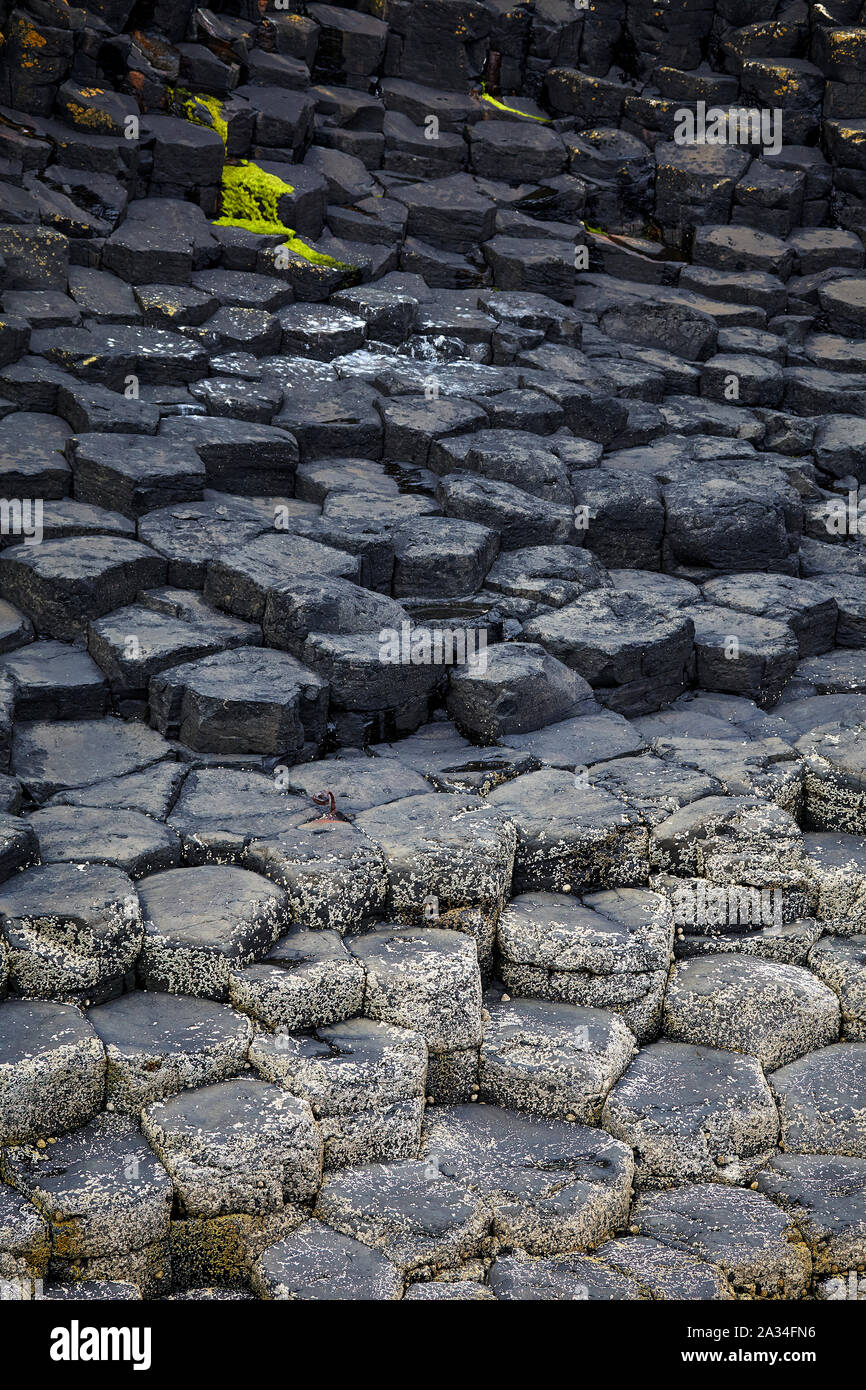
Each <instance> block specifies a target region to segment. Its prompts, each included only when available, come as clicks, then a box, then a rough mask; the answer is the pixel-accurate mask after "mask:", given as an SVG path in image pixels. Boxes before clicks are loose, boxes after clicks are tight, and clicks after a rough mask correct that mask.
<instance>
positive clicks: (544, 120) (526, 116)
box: [481, 84, 550, 125]
mask: <svg viewBox="0 0 866 1390" xmlns="http://www.w3.org/2000/svg"><path fill="white" fill-rule="evenodd" d="M481 100H482V101H486V102H487V104H488V105H489V106H495V107H496V109H497V111H507V112H508V113H509V115H511V116H520V118H521V120H524V121H540V122H541V124H542V125H550V120H549V118H548V117H547V116H533V115H532V114H531V113H530V112H529V111H518V109H517V107H516V106H506V105H505V102H504V101H499V100H497V98H496V97H492V96H491V95H490V93H489V92H487V91H485V89H484V86H483V84H482V87H481Z"/></svg>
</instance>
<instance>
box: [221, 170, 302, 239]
mask: <svg viewBox="0 0 866 1390" xmlns="http://www.w3.org/2000/svg"><path fill="white" fill-rule="evenodd" d="M293 191H294V190H293V188H292V185H291V184H290V183H286V182H285V180H284V179H280V178H277V176H276V174H268V173H266V172H265V170H264V169H260V168H259V166H258V165H257V164H250V163H249V162H248V161H247V160H242V161H241V163H240V164H226V165H225V166H224V168H223V182H222V210H223V215H222V217H221V218H220V223H221V224H222V225H223V226H230V227H238V226H245V227H247V229H248V230H250V231H260V232H279V234H280V235H282V234H283V233H285V234H286V235H288V236H294V234H295V233H294V230H293V228H292V227H287V226H286V224H285V223H284V222H281V221H280V214H279V207H280V199H281V198H282V197H283V195H284V194H285V193H292V192H293ZM251 223H253V224H255V225H254V226H250V224H251Z"/></svg>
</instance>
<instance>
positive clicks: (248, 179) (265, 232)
mask: <svg viewBox="0 0 866 1390" xmlns="http://www.w3.org/2000/svg"><path fill="white" fill-rule="evenodd" d="M293 191H294V190H293V188H292V185H291V184H290V183H286V182H285V181H284V180H283V179H281V178H278V177H277V175H276V174H269V173H267V171H266V170H264V169H260V168H259V166H258V165H257V164H252V163H250V162H249V161H248V160H241V161H240V162H239V163H238V164H226V165H225V167H224V169H223V178H222V217H218V218H217V220H216V224H215V225H216V226H217V227H241V228H243V229H244V230H246V231H248V232H254V233H256V235H258V236H274V235H277V236H281V237H284V238H285V242H284V244H285V246H286V249H287V250H288V251H290V252H291V253H292V254H293V255H295V256H301V257H302V258H303V259H304V260H305V261H310V262H311V263H312V264H313V265H323V266H331V267H332V268H334V269H337V270H353V269H354V268H355V267H354V266H351V265H348V264H347V262H345V261H338V260H335V258H334V257H333V256H326V255H325V254H324V252H322V251H315V250H313V247H312V246H308V245H307V244H306V242H305V241H301V239H300V237H299V236H297V235H296V233H295V230H294V228H293V227H287V226H286V224H285V222H283V221H281V220H280V214H279V206H280V199H281V198H282V197H283V195H284V194H286V193H292V192H293Z"/></svg>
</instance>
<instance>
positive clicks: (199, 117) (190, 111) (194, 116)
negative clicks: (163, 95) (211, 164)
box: [168, 87, 229, 144]
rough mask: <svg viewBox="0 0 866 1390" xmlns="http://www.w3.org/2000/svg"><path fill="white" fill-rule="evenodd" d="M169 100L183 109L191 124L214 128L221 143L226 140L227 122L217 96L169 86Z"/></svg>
mask: <svg viewBox="0 0 866 1390" xmlns="http://www.w3.org/2000/svg"><path fill="white" fill-rule="evenodd" d="M168 95H169V100H170V101H172V102H173V103H174V104H175V105H176V106H179V107H180V109H181V110H182V111H183V114H184V118H185V119H186V120H187V121H191V122H192V124H193V125H204V126H209V127H210V129H211V130H215V131H216V133H217V135H218V136H219V138H220V139H221V140H222V142H223V144H225V143H226V141H227V140H228V134H229V127H228V122H227V121H225V120H224V119H223V107H222V102H221V101H220V99H219V97H213V96H208V95H207V94H206V93H205V92H188V91H186V90H185V89H184V88H183V87H175V88H173V89H172V88H169V93H168Z"/></svg>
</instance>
